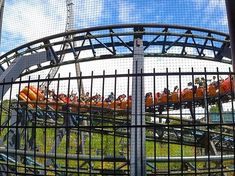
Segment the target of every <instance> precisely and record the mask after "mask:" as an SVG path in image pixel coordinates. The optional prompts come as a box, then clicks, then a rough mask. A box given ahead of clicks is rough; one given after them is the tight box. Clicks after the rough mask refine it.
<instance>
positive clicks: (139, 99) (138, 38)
mask: <svg viewBox="0 0 235 176" xmlns="http://www.w3.org/2000/svg"><path fill="white" fill-rule="evenodd" d="M134 30H135V32H137V33H138V35H137V34H136V35H134V52H133V73H134V74H139V73H141V72H144V48H143V40H142V34H141V32H143V28H135V29H134ZM144 98H145V96H144V77H141V76H137V75H136V76H134V77H133V78H132V112H131V113H132V115H131V126H132V128H131V148H130V152H131V155H130V157H131V158H130V164H131V166H130V167H131V175H132V176H136V175H145V165H146V155H145V128H143V127H136V126H142V125H145V99H144Z"/></svg>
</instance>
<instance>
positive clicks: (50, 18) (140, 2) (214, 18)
mask: <svg viewBox="0 0 235 176" xmlns="http://www.w3.org/2000/svg"><path fill="white" fill-rule="evenodd" d="M5 3H6V5H5V9H4V21H3V33H2V42H1V48H0V52H1V53H3V52H6V51H8V50H9V49H12V48H14V47H16V46H18V45H22V44H24V43H26V42H29V41H32V40H35V39H38V38H41V37H44V36H48V35H52V34H55V33H60V32H63V31H64V29H65V21H66V7H65V0H20V1H19V0H6V2H5ZM74 9H75V10H74V11H75V28H77V29H78V28H84V27H91V26H97V25H110V24H121V23H122V24H124V23H163V24H178V25H186V26H196V27H202V28H209V29H213V30H218V31H222V32H228V28H227V18H226V11H225V10H226V9H225V4H224V0H74Z"/></svg>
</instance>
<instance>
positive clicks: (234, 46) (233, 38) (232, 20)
mask: <svg viewBox="0 0 235 176" xmlns="http://www.w3.org/2000/svg"><path fill="white" fill-rule="evenodd" d="M225 2H226V8H227V17H228V27H229V34H230V43H231V53H232V65H233V71H235V1H234V0H225Z"/></svg>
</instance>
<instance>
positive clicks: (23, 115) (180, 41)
mask: <svg viewBox="0 0 235 176" xmlns="http://www.w3.org/2000/svg"><path fill="white" fill-rule="evenodd" d="M70 36H73V37H70ZM74 42H75V43H76V45H74V44H73V43H74ZM61 46H62V47H61ZM85 51H89V52H90V53H91V55H90V56H81V53H82V52H85ZM68 54H73V57H72V58H70V59H68V60H64V59H63V58H64V57H66V55H68ZM137 55H138V56H137ZM144 57H154V58H156V59H158V57H175V58H179V57H180V58H191V59H201V60H209V61H214V62H221V63H227V64H231V49H230V40H229V35H227V34H224V33H221V32H216V31H211V30H207V29H200V28H193V27H185V26H176V25H158V24H127V25H113V26H103V27H94V28H87V29H82V30H72V31H66V32H64V33H61V34H57V35H53V36H49V37H45V38H42V39H38V40H36V41H33V42H30V43H27V44H24V45H22V46H19V47H17V48H15V49H13V50H11V51H9V52H7V53H5V54H4V55H2V56H0V97H3V96H4V94H5V93H6V92H7V90H8V89H10V88H11V86H12V84H13V83H14V81H15V80H16V79H17V78H20V77H22V76H25V75H29V74H31V73H35V72H38V71H41V70H44V69H49V68H53V67H58V66H63V65H66V64H74V63H81V62H89V61H95V60H102V59H122V58H132V59H133V58H134V59H136V61H140V62H139V63H141V62H142V61H143V60H142V59H144ZM135 68H136V69H135ZM138 69H139V68H138V66H137V64H136V67H134V69H133V74H132V75H130V74H127V75H122V76H124V77H128V79H129V77H133V78H135V77H136V79H132V80H133V82H132V84H133V87H132V90H133V91H132V92H135V93H136V94H134V93H133V97H134V100H133V102H132V103H133V104H132V107H131V109H132V110H133V111H135V112H133V111H132V110H130V109H127V110H125V111H118V110H116V109H115V108H114V109H112V110H110V109H108V110H107V109H104V108H98V109H95V108H93V107H91V106H90V107H88V109H87V111H85V112H80V110H79V112H78V113H73V112H71V111H70V109H69V108H68V106H66V105H65V106H64V107H63V110H62V111H57V110H55V109H53V108H51V107H50V104H49V103H48V102H46V110H45V109H44V110H42V109H40V107H39V106H38V104H37V102H36V108H29V107H28V102H26V104H25V103H23V104H21V103H20V102H19V101H16V102H12V103H10V104H11V106H10V108H9V109H8V110H7V112H6V113H7V114H8V116H7V117H8V118H7V119H6V120H5V122H4V123H3V125H1V128H2V129H8V133H7V134H5V136H4V139H2V141H1V144H2V145H3V144H4V143H7V148H3V149H2V148H0V152H1V153H3V154H8V155H9V156H11V157H13V158H15V160H16V158H17V157H18V156H23V157H22V158H24V160H25V163H27V162H29V160H30V158H26V156H30V157H32V156H34V158H35V157H36V156H38V157H43V158H44V164H43V165H40V164H36V163H35V162H34V164H33V166H32V165H30V164H25V165H24V168H27V169H33V170H34V171H33V173H34V174H35V173H36V171H38V173H40V174H44V175H45V174H46V173H47V171H51V172H54V173H56V174H61V175H63V174H64V173H66V174H67V173H70V174H72V173H88V174H97V173H98V174H109V175H115V174H123V175H128V174H130V173H131V174H133V173H136V172H138V173H139V172H140V171H138V169H137V168H135V169H136V170H135V171H134V172H133V171H132V170H133V169H132V166H131V164H132V162H133V160H134V158H131V157H133V155H134V154H131V156H129V154H126V155H124V156H123V157H119V156H115V155H114V156H105V157H104V156H103V155H101V156H93V155H92V154H91V146H89V152H90V153H89V154H90V155H79V154H77V155H75V154H70V153H69V148H68V147H67V148H66V154H62V153H57V152H56V151H57V149H58V148H59V147H61V145H62V144H61V143H62V140H63V138H64V137H66V146H70V137H69V136H70V134H79V133H80V132H87V133H88V134H89V139H90V140H91V134H93V133H94V134H96V133H97V134H105V135H109V136H113V137H114V138H115V137H121V138H125V139H127V140H128V141H129V139H130V141H131V139H132V138H133V135H135V134H132V133H133V131H132V130H129V128H131V127H133V128H134V127H135V128H140V127H141V128H144V130H143V131H142V130H140V131H139V132H138V133H139V135H138V137H139V138H141V140H142V141H141V143H140V142H139V143H138V141H137V140H133V141H131V142H130V144H131V145H132V144H133V146H135V148H138V146H140V147H143V145H145V140H146V141H147V142H148V141H154V143H156V142H159V143H166V144H168V146H169V145H170V144H178V145H180V146H195V148H202V149H203V150H205V156H201V158H198V161H201V162H204V161H205V162H206V161H208V158H209V162H208V163H207V164H206V166H205V167H203V168H200V169H199V168H197V162H196V161H195V160H197V158H196V156H195V157H185V156H181V157H171V156H168V157H157V156H156V153H155V154H154V157H146V156H145V154H143V153H141V152H143V149H144V148H142V149H141V150H137V149H136V150H135V151H134V152H135V153H138V152H140V153H138V154H142V156H143V155H144V158H146V160H145V161H142V163H145V164H144V166H143V165H140V166H142V168H141V169H140V170H141V172H146V173H148V174H150V175H151V174H160V175H161V174H162V175H166V174H168V175H170V174H173V175H174V174H176V175H177V174H178V175H181V174H190V173H195V174H197V173H207V172H209V173H213V174H215V175H216V174H221V173H222V172H231V171H234V169H233V168H223V166H224V164H223V161H231V160H233V159H234V152H233V151H234V150H235V149H234V129H233V128H232V127H231V126H232V125H233V124H227V126H226V125H222V124H219V125H215V124H210V123H209V122H207V123H205V122H195V119H193V118H192V119H182V118H181V119H178V121H179V122H180V124H171V123H170V122H171V121H177V118H174V117H171V116H169V115H165V116H164V115H162V114H161V113H159V112H158V108H159V106H158V107H157V106H156V107H154V108H152V109H145V107H144V105H143V103H142V104H141V102H142V101H143V98H141V96H139V95H142V96H143V95H144V92H143V90H142V87H143V85H142V82H141V81H142V77H141V79H140V77H138V75H140V74H142V76H143V77H144V76H146V75H144V74H143V73H141V69H139V70H138ZM181 74H183V73H181ZM187 74H190V73H187ZM203 74H205V73H203ZM149 75H150V76H156V74H155V73H154V74H153V73H152V75H151V74H148V76H149ZM162 75H163V74H162ZM117 76H118V75H108V76H107V77H114V78H116V77H117ZM87 78H88V79H93V77H87ZM98 78H103V79H104V76H103V77H102V76H100V77H99V76H98ZM69 79H70V78H69ZM76 79H78V80H81V76H78V77H76ZM51 80H54V79H53V78H51V79H50V78H46V79H45V81H47V82H48V81H51ZM40 81H41V80H40ZM38 82H39V80H38ZM20 83H21V81H19V84H20ZM140 83H141V84H140ZM28 84H30V82H29V83H28ZM135 86H136V87H135ZM115 87H116V85H115ZM58 89H59V88H58ZM79 94H81V92H79ZM225 99H226V102H228V101H233V99H234V97H233V95H226V98H225ZM215 101H216V102H220V101H222V97H219V98H218V99H216V100H215ZM138 102H139V103H138ZM193 103H195V105H198V106H203V103H200V102H193ZM197 103H198V104H197ZM221 103H223V102H221ZM172 106H174V105H169V104H167V105H166V107H165V105H164V107H163V108H165V110H166V111H169V109H170V107H172ZM139 107H140V108H139ZM161 108H162V107H161ZM182 108H187V106H184V103H183V102H182V104H181V106H180V109H182ZM145 111H146V112H145ZM139 114H140V115H139ZM142 114H144V116H143V115H142ZM191 116H192V117H193V116H194V114H191ZM130 117H132V118H130ZM135 117H136V119H137V118H138V119H137V120H136V121H131V119H135ZM143 117H144V120H145V118H148V117H150V118H152V117H154V118H155V120H154V122H147V121H146V124H145V123H143V122H142V121H141V120H143ZM164 118H165V119H166V120H167V122H165V123H163V122H160V121H159V122H156V119H164ZM83 121H87V123H88V125H87V126H86V125H81V124H80V123H82V122H83ZM144 122H145V121H144ZM104 123H105V124H109V125H108V126H107V127H105V126H104ZM133 124H134V125H133ZM54 126H56V130H57V133H56V134H55V136H54V141H53V144H52V145H51V146H50V151H49V152H44V153H40V152H37V151H36V150H35V147H36V145H35V143H36V141H35V129H36V127H39V128H40V127H42V128H46V127H48V128H53V127H54ZM218 126H219V127H220V129H219V131H218ZM21 127H22V128H21ZM33 127H35V128H33ZM112 127H113V128H112ZM145 130H146V131H145ZM142 133H144V134H146V136H145V137H144V138H142V135H143V134H142ZM22 134H23V135H22ZM20 140H24V141H26V142H25V146H24V147H22V146H21V145H20V143H21V142H20ZM114 141H115V140H114ZM79 142H80V140H78V143H79ZM45 143H46V142H45ZM114 143H115V142H114ZM154 145H155V147H154V149H156V144H154ZM77 146H80V144H77ZM127 148H128V147H127ZM27 149H29V151H26V150H27ZM168 150H169V149H168ZM127 151H129V149H127ZM155 152H156V151H155ZM223 153H226V155H223ZM168 154H169V151H168ZM206 154H207V155H206ZM16 156H17V157H16ZM61 158H62V159H66V164H65V166H66V167H65V168H63V167H59V166H58V165H57V163H56V159H61ZM218 159H219V160H220V161H219V162H216V160H218ZM69 160H78V161H79V162H81V163H80V164H78V165H79V167H78V168H77V169H75V168H68V163H67V161H69ZM96 161H101V162H102V164H103V162H108V161H110V162H113V163H114V169H111V170H110V169H104V167H103V165H102V169H100V168H97V167H95V166H94V165H93V162H96ZM211 161H213V162H215V164H214V163H213V164H212V165H213V167H211V166H210V162H211ZM118 162H119V165H118V166H116V163H118ZM137 162H139V163H138V164H140V161H137ZM158 162H160V163H161V162H168V170H161V169H158V168H157V166H156V165H157V164H156V163H158ZM171 162H181V164H182V166H181V171H177V170H171V169H170V166H169V165H170V164H169V163H171ZM221 163H222V164H221ZM134 164H136V163H134ZM138 164H136V165H138ZM12 165H13V166H17V167H20V166H18V163H16V162H15V163H13V164H12ZM36 165H37V166H36ZM145 165H147V167H148V169H147V170H146V171H143V170H144V168H145ZM214 165H215V166H214ZM3 166H9V160H7V163H6V162H5V163H3ZM138 166H139V165H138ZM32 167H33V168H32ZM143 167H144V168H143ZM186 167H187V168H186ZM51 168H52V169H51ZM130 168H131V169H130ZM185 168H186V169H185ZM1 170H2V171H5V170H6V168H1ZM7 170H8V169H7ZM9 170H10V171H12V172H13V173H14V169H9ZM87 170H88V171H87ZM130 170H131V171H130ZM191 170H193V172H192V171H191ZM208 170H209V171H208ZM25 172H26V171H25Z"/></svg>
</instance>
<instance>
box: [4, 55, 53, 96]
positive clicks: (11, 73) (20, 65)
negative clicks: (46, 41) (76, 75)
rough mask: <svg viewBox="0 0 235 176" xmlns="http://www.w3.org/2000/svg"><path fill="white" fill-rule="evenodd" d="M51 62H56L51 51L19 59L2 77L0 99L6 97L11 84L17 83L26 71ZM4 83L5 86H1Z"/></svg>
mask: <svg viewBox="0 0 235 176" xmlns="http://www.w3.org/2000/svg"><path fill="white" fill-rule="evenodd" d="M51 60H54V57H53V55H52V54H51V52H50V51H43V52H40V53H36V54H31V55H26V56H22V57H17V58H16V59H15V60H14V61H13V62H12V63H11V65H10V66H9V67H8V68H7V69H6V70H5V71H4V72H3V73H2V74H1V75H0V97H3V95H5V93H6V92H7V91H8V89H9V88H10V87H11V84H10V82H11V81H15V80H16V79H17V78H18V77H19V76H20V74H21V73H22V72H23V71H24V70H25V69H27V68H29V67H31V66H34V65H38V64H41V63H43V62H46V61H51ZM4 82H5V84H4V85H3V84H1V83H4ZM7 82H8V83H7ZM2 89H4V90H2ZM2 94H3V95H2Z"/></svg>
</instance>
